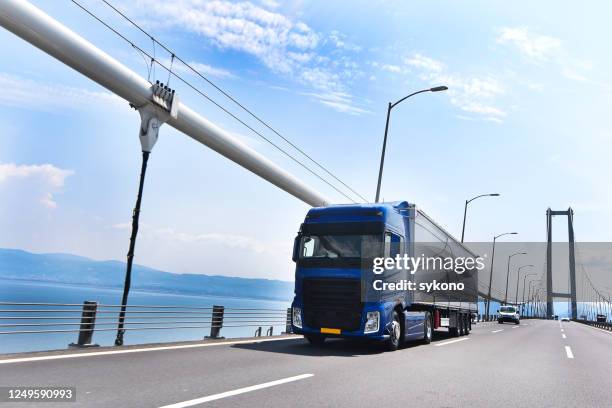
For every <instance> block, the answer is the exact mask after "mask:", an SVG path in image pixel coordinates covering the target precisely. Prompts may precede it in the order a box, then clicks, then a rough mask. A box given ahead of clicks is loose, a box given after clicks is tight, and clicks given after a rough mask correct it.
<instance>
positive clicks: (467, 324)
mask: <svg viewBox="0 0 612 408" xmlns="http://www.w3.org/2000/svg"><path fill="white" fill-rule="evenodd" d="M471 330H472V316H471V315H469V314H466V315H465V335H466V336H467V335H469V334H470V331H471Z"/></svg>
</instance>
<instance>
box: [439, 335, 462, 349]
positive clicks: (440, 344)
mask: <svg viewBox="0 0 612 408" xmlns="http://www.w3.org/2000/svg"><path fill="white" fill-rule="evenodd" d="M469 339H470V338H469V337H464V338H462V339H456V340H449V341H445V342H444V343H436V344H434V346H436V347H439V346H446V345H447V344H453V343H458V342H460V341H463V340H469Z"/></svg>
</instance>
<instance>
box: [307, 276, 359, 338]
mask: <svg viewBox="0 0 612 408" xmlns="http://www.w3.org/2000/svg"><path fill="white" fill-rule="evenodd" d="M302 285H303V286H302V287H303V292H302V293H303V302H304V322H305V323H306V325H307V326H310V327H314V328H321V327H329V328H335V329H341V330H347V331H355V330H359V327H360V326H361V311H362V309H363V304H362V303H361V281H360V280H358V279H324V278H322V279H304V281H303V284H302Z"/></svg>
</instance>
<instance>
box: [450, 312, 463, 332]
mask: <svg viewBox="0 0 612 408" xmlns="http://www.w3.org/2000/svg"><path fill="white" fill-rule="evenodd" d="M455 320H456V322H457V325H456V326H455V327H449V328H448V334H450V336H451V337H459V327H460V326H461V320H460V316H459V314H457V318H456V319H455Z"/></svg>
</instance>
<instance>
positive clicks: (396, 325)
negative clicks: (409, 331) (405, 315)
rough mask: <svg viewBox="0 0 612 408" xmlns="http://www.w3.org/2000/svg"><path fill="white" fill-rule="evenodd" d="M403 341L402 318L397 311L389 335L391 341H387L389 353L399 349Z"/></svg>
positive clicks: (394, 312)
mask: <svg viewBox="0 0 612 408" xmlns="http://www.w3.org/2000/svg"><path fill="white" fill-rule="evenodd" d="M401 340H402V326H401V324H400V318H399V314H398V313H397V311H395V310H394V311H393V322H392V323H391V330H390V333H389V340H387V341H386V345H385V346H386V348H387V350H388V351H395V350H397V349H398V348H399V345H400V342H401Z"/></svg>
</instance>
